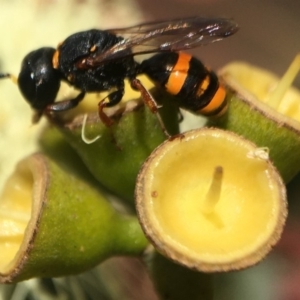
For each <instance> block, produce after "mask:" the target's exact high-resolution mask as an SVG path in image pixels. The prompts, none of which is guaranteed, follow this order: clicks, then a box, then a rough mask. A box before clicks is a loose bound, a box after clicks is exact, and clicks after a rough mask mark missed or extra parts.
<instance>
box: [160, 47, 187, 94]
mask: <svg viewBox="0 0 300 300" xmlns="http://www.w3.org/2000/svg"><path fill="white" fill-rule="evenodd" d="M191 58H192V57H191V56H190V55H189V54H187V53H178V60H177V62H176V64H175V66H174V68H173V70H172V71H171V74H170V76H169V79H168V82H167V83H166V84H165V88H166V90H167V91H168V92H169V93H170V94H172V95H177V94H178V93H179V92H180V90H181V88H182V87H183V85H184V82H185V80H186V78H187V76H188V71H189V67H190V60H191Z"/></svg>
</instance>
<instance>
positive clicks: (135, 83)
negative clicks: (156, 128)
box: [130, 78, 171, 139]
mask: <svg viewBox="0 0 300 300" xmlns="http://www.w3.org/2000/svg"><path fill="white" fill-rule="evenodd" d="M130 83H131V87H132V88H133V89H135V90H137V91H139V92H140V93H141V96H142V98H143V100H144V102H145V104H146V105H147V106H148V107H149V109H150V110H151V112H152V113H154V114H155V116H156V117H157V119H158V121H159V124H160V126H161V129H162V131H163V132H164V134H165V135H166V137H167V138H168V139H169V138H170V137H171V135H170V134H169V133H168V131H167V129H166V127H165V124H164V122H163V120H162V118H161V116H160V114H159V111H158V108H159V107H158V105H157V103H156V102H155V100H154V98H153V97H152V95H151V94H150V93H149V91H148V90H147V89H146V88H145V87H144V86H143V84H142V83H141V82H140V80H139V79H137V78H134V79H131V82H130Z"/></svg>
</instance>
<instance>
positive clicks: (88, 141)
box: [81, 114, 101, 145]
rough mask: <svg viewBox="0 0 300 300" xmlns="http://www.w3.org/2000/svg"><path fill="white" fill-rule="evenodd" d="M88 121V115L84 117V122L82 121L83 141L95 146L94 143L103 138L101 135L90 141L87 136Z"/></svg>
mask: <svg viewBox="0 0 300 300" xmlns="http://www.w3.org/2000/svg"><path fill="white" fill-rule="evenodd" d="M86 119H87V114H85V115H84V117H83V121H82V128H81V139H82V141H83V142H84V143H86V144H88V145H89V144H93V143H94V142H96V141H97V140H98V139H100V138H101V135H97V136H96V137H94V138H92V139H89V138H87V137H86V135H85V126H86Z"/></svg>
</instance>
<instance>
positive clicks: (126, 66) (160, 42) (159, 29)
mask: <svg viewBox="0 0 300 300" xmlns="http://www.w3.org/2000/svg"><path fill="white" fill-rule="evenodd" d="M237 30H238V26H237V24H236V23H235V22H234V21H233V20H231V19H225V18H203V17H188V18H183V19H175V20H168V21H159V22H150V23H144V24H140V25H137V26H133V27H127V28H121V29H110V30H98V29H91V30H87V31H82V32H78V33H75V34H73V35H71V36H69V37H67V38H66V39H65V40H64V41H63V42H62V43H60V44H59V45H58V47H57V48H56V49H55V48H51V47H43V48H40V49H37V50H34V51H32V52H30V53H29V54H27V55H26V56H25V58H24V59H23V61H22V65H21V71H20V73H19V76H18V78H17V84H18V87H19V89H20V91H21V93H22V95H23V97H24V98H25V100H26V101H27V102H28V103H29V104H30V106H31V107H32V109H33V110H34V111H35V114H34V118H33V122H38V120H39V119H40V117H41V116H42V115H46V116H48V117H50V116H51V115H52V114H53V113H56V112H61V111H66V110H69V109H71V108H73V107H75V106H77V105H78V103H79V102H80V101H82V100H83V98H84V96H85V94H86V93H88V92H102V91H110V93H109V94H108V96H107V97H105V98H104V99H102V100H101V101H100V102H99V104H98V114H99V117H100V119H101V120H102V121H103V123H104V124H106V125H107V126H110V125H112V124H113V121H112V120H111V119H110V118H109V117H108V116H107V115H106V114H105V111H104V110H105V108H106V107H110V106H114V105H116V104H117V103H119V102H120V101H121V99H122V97H123V95H124V79H128V80H129V82H130V84H131V86H132V87H133V88H134V89H136V90H138V91H140V93H141V96H142V98H143V100H144V102H145V103H146V104H147V106H148V107H149V108H150V109H151V111H152V112H153V113H155V114H156V115H157V116H158V118H159V114H158V106H157V104H156V102H155V100H154V99H153V98H152V96H151V95H150V93H149V92H148V91H147V90H146V88H145V87H144V86H143V84H142V83H141V81H140V80H139V79H137V76H138V75H140V74H146V75H147V76H148V77H149V78H150V79H151V80H152V81H154V82H155V83H156V84H157V85H159V86H161V87H162V88H164V89H165V90H166V91H167V92H168V93H170V94H172V95H175V96H176V97H177V98H178V101H179V106H180V107H182V108H184V109H187V110H189V111H191V112H193V113H196V114H204V115H220V114H222V113H224V111H225V110H226V100H225V90H224V88H223V86H222V85H221V84H220V83H219V81H218V78H217V76H216V74H215V73H213V72H212V71H210V70H209V69H207V68H206V67H205V66H204V65H203V64H202V63H201V62H200V61H199V60H198V59H196V58H195V57H192V56H191V55H189V54H187V53H183V52H180V51H181V50H187V49H190V48H194V47H198V46H200V45H204V44H209V43H212V42H215V41H218V40H221V39H223V38H225V37H228V36H230V35H232V34H234V33H235V32H236V31H237ZM152 53H153V54H154V53H156V54H155V55H154V56H152V57H150V58H148V59H145V60H143V61H142V62H141V63H138V62H137V61H136V60H135V59H134V58H135V56H137V55H142V54H152ZM8 77H10V78H13V76H12V75H11V74H0V78H8ZM61 81H65V82H67V83H68V84H69V85H71V86H74V87H75V88H76V89H78V90H79V93H78V95H77V96H76V97H75V98H73V99H67V100H63V101H59V102H55V99H56V96H57V93H58V90H59V88H60V83H61ZM159 120H160V118H159ZM160 122H161V125H162V127H163V124H162V121H161V120H160ZM163 130H164V131H165V133H166V134H167V132H166V130H165V129H164V127H163Z"/></svg>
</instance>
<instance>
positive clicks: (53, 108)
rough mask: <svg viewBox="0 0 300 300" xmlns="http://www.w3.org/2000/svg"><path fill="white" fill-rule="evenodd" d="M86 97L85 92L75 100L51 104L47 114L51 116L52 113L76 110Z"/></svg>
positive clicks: (48, 106) (47, 108) (46, 111)
mask: <svg viewBox="0 0 300 300" xmlns="http://www.w3.org/2000/svg"><path fill="white" fill-rule="evenodd" d="M84 96H85V92H81V93H80V94H78V95H77V96H76V97H75V98H73V99H69V100H63V101H59V102H56V103H53V104H49V105H47V107H46V109H45V113H46V114H49V113H51V112H60V111H66V110H69V109H71V108H74V107H76V106H77V105H78V104H79V102H80V101H82V100H83V98H84Z"/></svg>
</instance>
